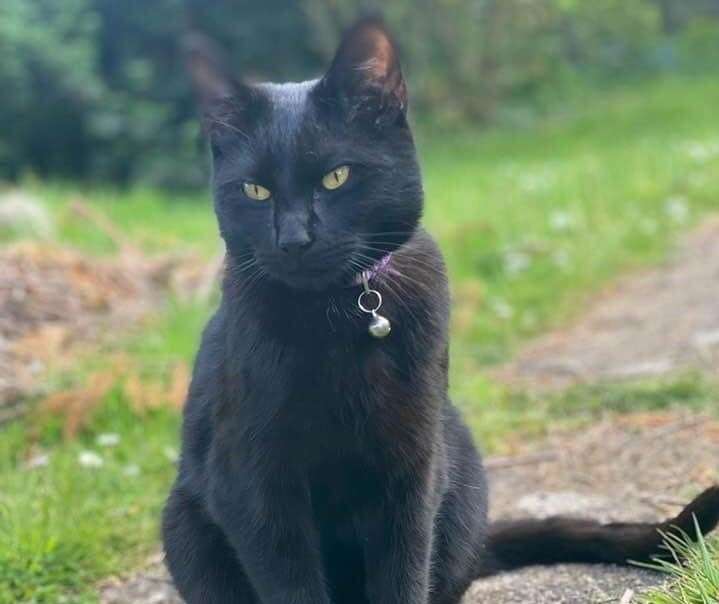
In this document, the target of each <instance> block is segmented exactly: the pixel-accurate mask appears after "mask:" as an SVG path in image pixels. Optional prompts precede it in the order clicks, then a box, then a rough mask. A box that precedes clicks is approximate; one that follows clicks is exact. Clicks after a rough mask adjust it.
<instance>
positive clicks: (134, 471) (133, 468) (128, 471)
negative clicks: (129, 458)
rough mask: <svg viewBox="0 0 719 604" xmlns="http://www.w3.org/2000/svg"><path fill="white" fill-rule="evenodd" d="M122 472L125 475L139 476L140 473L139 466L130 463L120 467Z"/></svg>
mask: <svg viewBox="0 0 719 604" xmlns="http://www.w3.org/2000/svg"><path fill="white" fill-rule="evenodd" d="M122 473H123V474H124V475H125V476H139V475H140V466H138V465H137V464H134V463H133V464H130V465H129V466H125V467H124V468H123V469H122Z"/></svg>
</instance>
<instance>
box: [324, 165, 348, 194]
mask: <svg viewBox="0 0 719 604" xmlns="http://www.w3.org/2000/svg"><path fill="white" fill-rule="evenodd" d="M349 177H350V167H349V166H340V167H339V168H335V169H334V170H332V172H328V173H327V174H325V175H324V177H323V178H322V186H323V187H324V188H325V189H328V190H330V191H334V190H335V189H339V188H340V187H341V186H342V185H343V184H345V183H346V182H347V179H348V178H349Z"/></svg>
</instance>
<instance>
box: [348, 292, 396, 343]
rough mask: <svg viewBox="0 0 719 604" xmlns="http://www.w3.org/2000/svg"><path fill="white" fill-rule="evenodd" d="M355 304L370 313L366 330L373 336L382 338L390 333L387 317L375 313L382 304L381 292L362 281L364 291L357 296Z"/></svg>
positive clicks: (390, 326)
mask: <svg viewBox="0 0 719 604" xmlns="http://www.w3.org/2000/svg"><path fill="white" fill-rule="evenodd" d="M373 297H374V298H375V304H374V305H372V304H371V303H370V299H371V298H373ZM357 306H359V309H360V310H361V311H362V312H364V313H367V314H370V315H372V319H371V320H370V323H369V329H368V331H369V334H370V335H371V336H372V337H373V338H377V339H382V338H386V337H387V336H388V335H389V334H390V332H391V331H392V324H391V323H390V321H389V319H388V318H387V317H383V316H382V315H380V314H378V313H377V311H378V310H379V309H380V307H381V306H382V294H380V293H379V292H378V291H377V290H376V289H370V288H369V284H368V283H367V282H366V281H365V283H364V291H363V292H362V293H361V294H360V295H359V297H358V298H357Z"/></svg>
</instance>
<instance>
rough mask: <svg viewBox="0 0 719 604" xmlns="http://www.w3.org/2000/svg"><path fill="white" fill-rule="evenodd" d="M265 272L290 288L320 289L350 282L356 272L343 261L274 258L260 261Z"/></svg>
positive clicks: (347, 261) (347, 262)
mask: <svg viewBox="0 0 719 604" xmlns="http://www.w3.org/2000/svg"><path fill="white" fill-rule="evenodd" d="M262 264H263V268H264V270H265V273H266V274H267V275H268V276H269V277H270V278H271V279H273V280H275V281H279V282H281V283H283V284H284V285H287V286H289V287H291V288H292V289H300V290H313V291H321V290H324V289H328V288H331V287H334V286H338V285H341V284H343V283H346V282H351V280H352V278H353V276H354V275H355V273H356V272H357V271H356V270H355V269H353V267H352V265H351V264H350V263H349V259H346V260H345V261H343V262H332V263H324V262H323V263H319V262H318V263H315V262H311V261H298V260H294V261H288V260H286V259H285V261H284V262H281V261H278V260H275V261H269V262H262Z"/></svg>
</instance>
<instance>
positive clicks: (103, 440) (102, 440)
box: [95, 432, 120, 447]
mask: <svg viewBox="0 0 719 604" xmlns="http://www.w3.org/2000/svg"><path fill="white" fill-rule="evenodd" d="M95 442H97V445H98V446H99V447H116V446H117V445H118V444H120V435H119V434H115V433H114V432H105V433H104V434H98V436H97V439H96V441H95Z"/></svg>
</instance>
